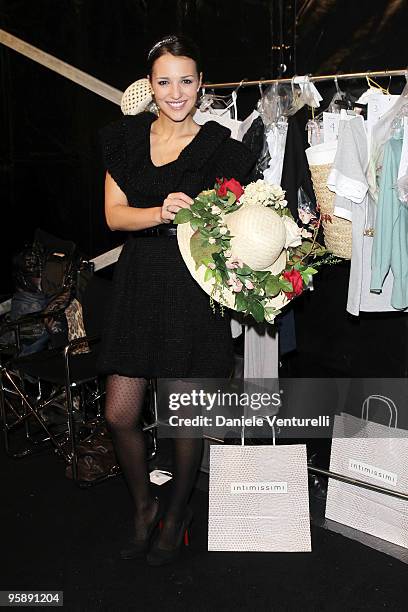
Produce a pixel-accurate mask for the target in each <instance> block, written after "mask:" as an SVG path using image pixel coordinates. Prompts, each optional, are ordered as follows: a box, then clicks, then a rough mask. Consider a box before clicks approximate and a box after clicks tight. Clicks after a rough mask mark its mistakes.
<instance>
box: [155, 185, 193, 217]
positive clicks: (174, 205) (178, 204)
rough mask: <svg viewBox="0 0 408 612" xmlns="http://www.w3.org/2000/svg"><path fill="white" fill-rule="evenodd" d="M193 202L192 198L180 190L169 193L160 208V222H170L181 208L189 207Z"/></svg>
mask: <svg viewBox="0 0 408 612" xmlns="http://www.w3.org/2000/svg"><path fill="white" fill-rule="evenodd" d="M193 202H194V200H193V199H192V198H190V197H189V196H188V195H186V194H185V193H183V192H181V191H179V192H177V193H169V195H168V196H167V198H166V199H165V200H164V202H163V205H162V207H161V209H160V218H161V222H162V223H170V222H171V221H173V219H174V217H175V216H176V213H178V211H179V210H180V209H181V208H190V206H191V204H192V203H193Z"/></svg>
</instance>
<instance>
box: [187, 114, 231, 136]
mask: <svg viewBox="0 0 408 612" xmlns="http://www.w3.org/2000/svg"><path fill="white" fill-rule="evenodd" d="M193 119H194V121H195V122H196V123H198V125H204V123H207V121H216V122H217V123H219V124H220V125H223V126H224V127H226V128H228V129H229V130H231V137H232V138H234V139H235V140H239V138H238V132H239V128H240V126H241V121H238V120H237V119H232V117H231V113H230V111H229V109H228V110H226V109H225V108H211V109H210V110H207V111H200V110H196V112H195V113H194V116H193Z"/></svg>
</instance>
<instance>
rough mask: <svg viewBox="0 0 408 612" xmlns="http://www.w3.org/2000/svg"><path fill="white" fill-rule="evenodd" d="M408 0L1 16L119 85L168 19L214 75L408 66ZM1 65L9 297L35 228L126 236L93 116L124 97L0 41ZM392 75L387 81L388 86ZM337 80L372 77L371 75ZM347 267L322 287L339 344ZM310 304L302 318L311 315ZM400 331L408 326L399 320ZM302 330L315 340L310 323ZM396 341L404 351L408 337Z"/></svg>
mask: <svg viewBox="0 0 408 612" xmlns="http://www.w3.org/2000/svg"><path fill="white" fill-rule="evenodd" d="M407 4H408V3H407V2H406V1H405V0H388V1H387V0H376V1H375V2H373V1H372V0H359V1H358V2H355V1H351V0H323V1H317V0H298V1H297V2H296V1H295V0H290V1H287V2H285V1H283V0H269V1H266V0H223V1H218V2H217V1H215V0H184V1H182V0H115V1H114V0H35V2H34V1H32V0H0V27H1V28H3V29H4V30H6V31H7V32H9V33H11V34H14V35H15V36H18V37H20V38H22V39H23V40H25V41H26V42H29V43H31V44H32V45H35V46H37V47H39V48H40V49H42V50H44V51H47V52H48V53H51V54H53V55H55V56H56V57H58V58H60V59H62V60H64V61H66V62H68V63H70V64H72V65H74V66H76V67H78V68H80V69H82V70H84V71H85V72H89V73H90V74H91V75H93V76H95V77H97V78H99V79H101V80H102V81H105V82H107V83H108V84H110V85H112V86H114V87H116V88H118V89H120V90H124V89H125V88H126V87H127V86H128V85H129V84H130V83H131V82H133V81H134V80H136V79H138V78H141V77H143V76H145V73H146V69H145V57H146V51H147V50H148V49H149V47H150V46H151V45H152V43H154V42H155V41H156V40H157V39H159V38H161V37H162V36H163V35H166V34H168V33H171V32H173V31H183V32H185V33H187V34H189V35H190V36H192V37H194V38H195V39H196V40H197V41H198V43H199V44H200V46H201V49H202V54H203V57H204V74H205V80H206V81H207V82H224V81H240V80H241V79H242V78H248V79H259V78H268V77H269V78H272V77H276V76H280V75H281V74H282V73H283V72H284V68H283V65H286V72H285V76H292V75H293V74H295V73H296V74H305V73H310V74H314V75H316V74H330V73H335V72H354V71H366V70H383V69H387V68H388V69H392V68H394V69H395V68H403V67H405V66H406V65H407V64H408V61H407V52H406V32H407V27H408V15H407V13H408V11H407ZM0 66H1V94H0V100H1V102H0V104H1V109H0V131H1V139H0V186H1V227H2V230H1V246H0V261H1V270H0V273H1V279H2V281H1V287H0V294H3V295H4V294H7V293H8V292H9V291H10V290H11V288H12V283H11V273H10V271H11V266H10V262H11V256H12V253H13V252H16V251H18V250H19V249H20V248H21V247H22V245H23V244H24V242H25V241H29V240H31V239H32V237H33V232H34V229H35V227H37V226H40V227H42V228H43V229H45V230H47V231H49V232H51V233H54V234H56V235H58V236H60V237H62V238H67V239H73V240H74V241H75V242H76V243H77V244H78V245H79V247H80V248H81V249H82V250H83V252H84V253H85V254H86V255H87V256H95V255H97V254H99V253H102V252H104V251H105V250H108V249H109V248H111V247H113V246H115V245H116V244H120V243H121V242H122V241H123V239H124V236H123V235H121V234H120V233H117V232H116V233H112V232H109V231H108V229H107V228H106V225H105V221H104V215H103V168H102V163H101V156H100V150H99V145H98V139H97V132H98V128H99V127H101V126H102V125H104V124H106V123H108V122H109V121H111V120H113V119H115V118H118V117H119V116H120V108H119V107H118V106H116V105H115V104H113V103H111V102H108V101H106V100H104V99H102V98H101V97H99V96H98V95H96V94H93V93H91V92H89V91H87V90H85V89H83V88H81V87H80V86H78V85H76V84H74V83H72V82H71V81H68V80H67V79H65V78H64V77H61V76H59V75H57V74H56V73H54V72H52V71H50V70H48V69H47V68H45V67H42V66H40V65H39V64H36V63H35V62H33V61H31V60H29V59H27V58H25V57H23V56H21V55H19V54H18V53H16V52H15V51H13V50H10V49H7V48H6V47H4V46H3V45H0ZM388 82H389V80H388V79H383V80H382V81H381V83H382V84H383V85H385V86H387V85H388ZM341 85H342V87H343V89H347V88H357V89H361V90H363V89H365V88H366V83H365V81H364V80H360V81H358V82H357V81H354V82H352V83H351V82H349V81H343V82H341ZM402 85H403V79H393V81H392V84H391V89H392V91H393V92H395V93H399V92H400V91H401V90H402ZM319 90H321V92H322V93H323V94H324V95H325V100H326V99H328V98H330V95H331V94H332V93H333V91H334V84H332V83H329V84H328V85H327V84H326V85H322V86H320V85H319ZM258 97H259V91H258V88H251V89H250V88H248V89H245V88H242V89H241V90H240V93H239V97H238V110H239V114H240V118H244V117H245V116H246V115H247V114H249V112H250V111H251V110H252V109H253V108H254V106H255V104H256V101H257V99H258ZM322 106H323V107H324V105H323V104H322ZM333 274H334V276H333ZM336 274H337V275H340V276H339V278H337V277H336ZM346 276H347V270H346V271H344V273H343V272H342V271H341V269H340V268H339V270H338V271H336V272H334V273H332V274H330V273H329V275H326V277H327V278H325V277H324V275H322V282H323V285H324V292H325V293H324V294H322V295H324V299H328V300H330V299H332V300H334V301H335V302H336V304H337V305H338V311H336V312H334V313H333V312H332V311H330V309H329V310H327V309H326V312H325V313H323V320H324V321H325V323H324V324H325V325H329V326H330V325H332V324H333V317H340V318H342V320H343V322H344V325H346V327H347V334H348V335H344V334H343V331H344V330H343V331H339V337H341V338H343V340H344V343H348V341H349V338H350V337H354V338H355V341H354V343H355V344H356V346H357V345H358V343H359V340H357V339H356V338H357V336H356V335H355V328H356V325H359V323H356V322H355V321H354V322H353V323H350V322H349V321H348V319H347V322H346V315H345V302H346V292H347V283H346V282H345V278H346ZM327 295H328V297H327ZM313 299H316V298H313ZM309 301H310V298H309ZM304 302H305V307H306V306H307V300H305V301H304ZM313 308H314V309H315V310H316V307H315V306H313ZM305 316H306V324H307V321H308V320H309V318H310V314H307V313H306V315H305ZM363 318H364V317H363ZM388 319H389V317H388V318H387V316H386V317H385V322H384V321H380V330H381V329H383V330H385V332H386V333H387V329H389V327H388V323H387V321H388ZM394 320H396V319H394ZM393 324H394V323H393ZM394 325H395V324H394ZM303 327H304V326H303ZM304 329H305V327H304ZM319 329H320V331H319ZM341 329H342V327H341V325H340V330H341ZM373 329H374V330H377V329H378V325H377V324H375V326H374V328H373V326H372V325H371V327H370V328H369V330H368V332H367V335H368V338H369V339H371V340H372V338H373V331H372V330H373ZM404 330H405V332H404V333H406V327H405V328H404ZM396 333H397V336H400V334H401V328H400V327H398V326H397V331H396ZM313 334H314V336H315V337H317V338H320V341H321V342H322V343H324V338H325V337H326V335H327V334H326V332H325V331H324V329H323V328H322V327H321V326H320V328H319V326H318V325H317V326H315V328H314V331H313ZM319 334H320V335H319ZM304 341H305V342H306V343H308V342H310V334H309V336H307V338H306V339H304ZM345 350H346V349H345ZM401 350H402V351H403V353H404V355H405V357H404V359H405V362H406V361H407V358H406V349H405V348H403V349H401ZM404 351H405V352H404ZM346 352H347V350H346ZM401 354H402V353H401ZM399 358H400V353H398V356H397V359H399ZM388 375H389V374H388ZM396 375H399V374H396Z"/></svg>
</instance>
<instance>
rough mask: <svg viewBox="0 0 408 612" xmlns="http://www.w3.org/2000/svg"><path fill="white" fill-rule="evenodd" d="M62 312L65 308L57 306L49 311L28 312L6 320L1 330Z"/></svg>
mask: <svg viewBox="0 0 408 612" xmlns="http://www.w3.org/2000/svg"><path fill="white" fill-rule="evenodd" d="M63 312H65V308H59V309H58V310H52V311H49V312H44V311H43V310H38V311H36V312H30V314H27V315H24V316H22V317H19V318H18V319H15V320H14V321H7V323H4V325H2V326H1V331H3V330H4V331H8V330H10V329H13V328H14V327H20V325H25V323H32V322H33V321H40V320H41V319H49V318H50V317H54V316H55V315H59V314H62V313H63Z"/></svg>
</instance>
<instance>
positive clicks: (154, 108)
mask: <svg viewBox="0 0 408 612" xmlns="http://www.w3.org/2000/svg"><path fill="white" fill-rule="evenodd" d="M150 111H151V112H152V113H154V114H155V115H159V113H160V109H159V107H158V106H157V104H156V100H155V99H154V93H153V92H152V101H151V103H150Z"/></svg>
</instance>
